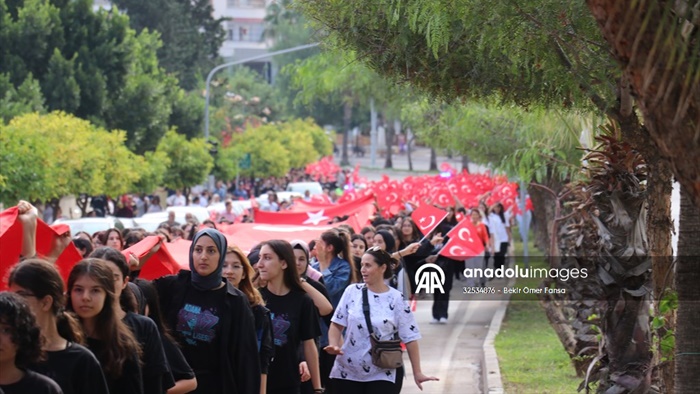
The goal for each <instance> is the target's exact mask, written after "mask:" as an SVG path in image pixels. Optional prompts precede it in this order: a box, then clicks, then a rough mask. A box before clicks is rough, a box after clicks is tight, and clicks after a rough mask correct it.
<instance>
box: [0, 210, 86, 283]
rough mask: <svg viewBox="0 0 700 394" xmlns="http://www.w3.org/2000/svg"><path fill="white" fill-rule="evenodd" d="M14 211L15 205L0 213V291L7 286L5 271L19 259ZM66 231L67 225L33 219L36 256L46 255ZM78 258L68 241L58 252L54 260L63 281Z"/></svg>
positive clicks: (20, 231)
mask: <svg viewBox="0 0 700 394" xmlns="http://www.w3.org/2000/svg"><path fill="white" fill-rule="evenodd" d="M18 214H19V212H18V210H17V207H12V208H9V209H6V210H4V211H2V212H1V213H0V291H2V290H7V275H9V273H10V269H11V268H12V266H14V265H15V264H17V263H18V262H19V257H20V253H22V242H23V237H22V235H23V228H22V223H21V222H20V221H19V220H18V219H17V216H18ZM67 231H70V230H69V228H68V226H65V225H63V226H61V225H57V226H55V227H51V226H49V225H48V224H46V223H45V222H44V221H43V220H41V219H37V223H36V253H37V256H39V257H41V256H46V255H48V254H49V253H50V252H51V250H52V249H53V246H54V244H55V243H56V241H57V239H58V237H60V236H62V235H63V234H65V233H66V232H67ZM82 258H83V257H82V256H81V255H80V252H79V251H78V249H77V248H76V247H75V245H73V243H72V242H71V243H69V244H68V246H66V248H65V249H64V250H63V252H61V254H60V255H59V256H58V258H57V259H56V261H55V262H54V264H55V265H56V268H57V269H58V272H59V273H60V274H61V277H62V278H63V280H64V282H67V281H68V275H70V271H71V269H73V266H74V265H75V264H76V263H77V262H78V261H80V260H81V259H82Z"/></svg>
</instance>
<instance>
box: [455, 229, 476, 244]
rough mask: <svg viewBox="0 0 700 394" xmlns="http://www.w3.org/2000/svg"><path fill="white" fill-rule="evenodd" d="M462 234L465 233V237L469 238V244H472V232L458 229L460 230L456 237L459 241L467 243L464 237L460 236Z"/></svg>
mask: <svg viewBox="0 0 700 394" xmlns="http://www.w3.org/2000/svg"><path fill="white" fill-rule="evenodd" d="M463 232H466V233H467V237H469V242H472V243H473V242H474V239H473V238H472V232H471V231H469V229H468V228H463V229H460V230H459V232H458V233H457V236H458V237H459V239H461V240H462V241H467V238H465V237H464V236H462V233H463Z"/></svg>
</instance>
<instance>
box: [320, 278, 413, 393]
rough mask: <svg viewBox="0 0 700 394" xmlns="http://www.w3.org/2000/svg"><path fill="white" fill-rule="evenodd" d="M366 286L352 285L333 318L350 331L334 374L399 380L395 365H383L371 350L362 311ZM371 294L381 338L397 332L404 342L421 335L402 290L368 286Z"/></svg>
mask: <svg viewBox="0 0 700 394" xmlns="http://www.w3.org/2000/svg"><path fill="white" fill-rule="evenodd" d="M364 287H365V285H364V284H359V283H355V284H351V285H350V286H348V287H347V288H346V289H345V292H344V293H343V296H342V297H341V298H340V302H339V303H338V307H337V308H336V309H335V314H333V318H332V319H331V321H332V322H333V323H337V324H340V325H341V326H343V327H346V331H345V341H344V343H343V348H342V350H343V353H344V354H343V355H338V356H336V358H335V363H334V364H333V369H332V370H331V374H330V377H331V378H334V379H346V380H354V381H359V382H370V381H373V380H386V381H389V382H395V381H396V370H395V369H383V368H379V367H377V366H375V365H374V364H372V356H371V355H370V354H369V351H370V349H371V348H372V345H371V344H370V340H369V331H368V330H367V327H365V326H366V325H367V324H366V321H365V315H364V313H363V312H362V289H363V288H364ZM367 295H368V297H369V310H370V320H371V321H372V330H373V331H374V332H375V333H376V334H377V335H378V336H379V339H380V340H383V341H385V340H389V339H393V338H394V334H395V333H397V332H398V335H399V338H401V340H402V341H403V342H404V343H409V342H413V341H415V340H418V339H420V338H421V335H420V332H419V331H418V324H417V323H416V319H415V317H414V316H413V313H412V312H411V307H410V306H409V305H408V304H407V303H406V302H404V299H403V297H402V296H401V293H399V291H398V290H396V289H393V288H391V287H389V291H387V292H384V293H379V294H378V293H374V292H372V291H369V290H368V294H367Z"/></svg>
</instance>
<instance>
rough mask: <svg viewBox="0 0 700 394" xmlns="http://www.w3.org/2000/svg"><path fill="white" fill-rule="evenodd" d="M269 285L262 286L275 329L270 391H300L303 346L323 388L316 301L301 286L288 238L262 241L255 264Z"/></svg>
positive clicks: (318, 385)
mask: <svg viewBox="0 0 700 394" xmlns="http://www.w3.org/2000/svg"><path fill="white" fill-rule="evenodd" d="M256 267H257V269H258V272H259V275H260V278H261V279H262V280H264V281H265V282H266V283H267V285H266V286H265V287H263V288H262V289H260V293H261V294H262V296H263V299H265V303H266V305H267V308H268V309H269V310H270V314H271V316H272V325H273V327H274V328H275V329H274V333H275V358H274V360H272V364H270V371H269V374H268V385H267V393H268V394H277V393H279V394H295V393H297V394H298V393H299V386H300V376H299V359H298V356H297V350H298V349H299V346H300V345H302V346H303V352H304V358H305V360H306V362H307V363H308V366H309V370H310V374H311V382H312V384H313V389H314V391H316V390H319V391H322V388H321V377H320V375H319V367H318V350H317V348H316V342H315V341H314V338H315V337H316V336H317V335H318V332H319V328H318V322H317V315H316V310H315V308H314V304H313V301H312V300H311V297H309V296H308V295H307V294H306V292H305V291H304V288H303V287H302V285H301V279H300V278H299V274H298V272H297V267H296V263H295V261H294V251H293V249H292V245H290V244H289V242H287V241H282V240H271V241H266V242H263V243H262V246H261V248H260V260H259V261H258V263H257V265H256Z"/></svg>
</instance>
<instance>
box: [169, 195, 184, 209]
mask: <svg viewBox="0 0 700 394" xmlns="http://www.w3.org/2000/svg"><path fill="white" fill-rule="evenodd" d="M167 203H168V205H169V206H171V207H184V206H185V204H186V203H187V199H185V196H183V195H182V194H181V195H179V196H178V195H177V194H173V195H172V196H170V197H168V199H167Z"/></svg>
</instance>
